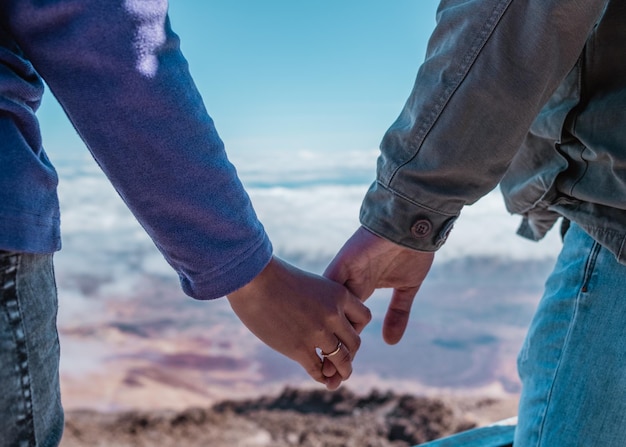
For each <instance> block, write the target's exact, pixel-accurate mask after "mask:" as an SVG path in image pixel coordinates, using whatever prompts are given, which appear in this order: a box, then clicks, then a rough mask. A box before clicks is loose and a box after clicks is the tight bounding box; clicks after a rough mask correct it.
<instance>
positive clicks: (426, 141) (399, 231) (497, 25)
mask: <svg viewBox="0 0 626 447" xmlns="http://www.w3.org/2000/svg"><path fill="white" fill-rule="evenodd" d="M624 23H626V4H625V3H624V2H622V1H618V0H608V1H607V0H542V1H532V0H472V1H467V0H444V1H442V2H441V4H440V6H439V10H438V14H437V27H436V29H435V31H434V33H433V35H432V37H431V40H430V42H429V47H428V52H427V56H426V60H425V62H424V63H423V65H422V66H421V68H420V70H419V73H418V75H417V80H416V82H415V86H414V89H413V92H412V93H411V96H410V97H409V99H408V101H407V103H406V105H405V107H404V109H403V110H402V113H401V114H400V116H399V118H398V119H397V120H396V122H395V123H394V124H393V125H392V126H391V128H390V129H389V130H388V132H387V133H386V135H385V136H384V138H383V141H382V143H381V152H382V154H381V156H380V158H379V163H378V178H377V181H376V182H375V183H374V184H373V185H372V187H371V188H370V190H369V191H368V193H367V195H366V197H365V200H364V203H363V206H362V209H361V222H362V224H363V225H364V226H365V227H366V228H368V229H370V230H371V231H373V232H374V233H376V234H379V235H381V236H383V237H385V238H387V239H389V240H392V241H394V242H396V243H398V244H401V245H404V246H408V247H412V248H414V249H418V250H423V251H434V250H436V249H438V248H439V247H440V246H441V245H442V244H443V243H444V241H445V239H446V237H447V235H448V232H449V230H450V229H451V227H452V224H453V222H454V221H455V219H456V218H457V217H458V216H459V214H460V212H461V209H462V208H463V206H465V205H469V204H472V203H474V202H475V201H477V200H478V199H479V198H480V197H482V196H483V195H485V194H487V193H488V192H489V191H490V190H492V189H493V188H494V187H495V186H496V185H497V184H498V183H499V182H500V187H501V190H502V192H503V193H504V196H505V202H506V205H507V208H508V210H509V211H510V212H512V213H517V214H520V215H522V216H523V217H524V219H523V223H522V226H521V227H520V231H519V232H520V234H522V235H523V236H526V237H529V238H531V239H535V240H538V239H540V238H542V237H543V236H544V235H545V234H546V232H547V231H548V230H549V229H550V228H551V227H552V226H553V225H554V223H555V221H556V220H557V219H558V218H559V217H560V216H565V217H566V218H568V219H570V220H572V221H574V222H576V223H578V224H579V225H580V226H582V227H583V228H584V229H585V230H586V231H587V232H588V233H589V234H590V235H591V236H593V237H594V238H595V239H596V240H597V241H599V242H600V243H602V244H603V245H604V246H606V247H607V248H608V249H610V250H611V251H612V252H613V253H614V254H615V255H616V257H617V258H618V260H619V261H620V262H622V263H626V254H625V253H623V248H622V247H623V245H624V239H625V236H626V43H625V42H626V26H624Z"/></svg>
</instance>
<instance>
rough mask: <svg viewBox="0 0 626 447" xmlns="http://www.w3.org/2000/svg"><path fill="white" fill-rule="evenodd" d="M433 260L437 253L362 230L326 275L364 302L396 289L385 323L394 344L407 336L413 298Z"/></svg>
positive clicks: (385, 332)
mask: <svg viewBox="0 0 626 447" xmlns="http://www.w3.org/2000/svg"><path fill="white" fill-rule="evenodd" d="M433 258H434V253H429V252H420V251H416V250H413V249H410V248H406V247H403V246H401V245H398V244H395V243H393V242H390V241H388V240H387V239H383V238H381V237H379V236H376V235H375V234H374V233H372V232H370V231H369V230H367V229H366V228H365V227H360V228H359V229H358V230H356V232H355V233H354V234H353V235H352V237H351V238H350V239H348V241H347V242H346V243H345V244H344V246H343V247H342V248H341V250H339V253H337V256H335V259H333V260H332V262H331V263H330V265H329V266H328V268H327V269H326V271H325V272H324V276H326V277H327V278H329V279H332V280H333V281H336V282H338V283H339V284H343V285H345V286H346V287H347V288H348V290H350V291H351V292H352V293H353V294H355V295H356V296H358V297H359V298H360V299H361V300H362V301H365V300H366V299H368V298H369V297H370V296H371V295H372V293H374V290H375V289H379V288H392V289H393V293H392V296H391V301H390V303H389V307H388V309H387V315H386V316H385V321H384V323H383V338H384V340H385V341H386V342H387V343H389V344H391V345H392V344H396V343H398V342H399V341H400V339H401V338H402V336H403V335H404V331H405V329H406V326H407V323H408V322H409V315H410V312H411V305H412V304H413V299H414V298H415V295H416V294H417V291H418V290H419V288H420V286H421V285H422V282H423V281H424V278H425V277H426V275H427V274H428V271H429V270H430V266H431V265H432V263H433Z"/></svg>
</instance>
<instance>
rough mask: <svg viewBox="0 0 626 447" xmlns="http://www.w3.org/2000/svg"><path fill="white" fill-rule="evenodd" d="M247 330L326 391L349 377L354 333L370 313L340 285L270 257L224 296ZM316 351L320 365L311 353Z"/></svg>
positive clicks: (355, 339)
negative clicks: (251, 278)
mask: <svg viewBox="0 0 626 447" xmlns="http://www.w3.org/2000/svg"><path fill="white" fill-rule="evenodd" d="M228 300H229V302H230V305H231V307H232V308H233V310H234V311H235V313H236V314H237V316H238V317H239V319H240V320H241V321H242V322H243V323H244V325H246V327H247V328H248V329H249V330H250V331H251V332H252V333H253V334H255V335H256V336H257V337H258V338H259V339H261V340H262V341H263V342H264V343H266V344H267V345H268V346H269V347H271V348H273V349H275V350H276V351H278V352H280V353H281V354H283V355H285V356H287V357H289V358H291V359H292V360H295V361H296V362H298V363H300V365H302V367H303V368H304V369H305V370H306V371H307V373H308V374H309V375H310V376H311V377H312V378H313V379H314V380H316V381H318V382H320V383H323V384H325V385H326V387H327V388H328V389H330V390H334V389H336V388H338V387H339V385H340V384H341V382H342V381H344V380H346V379H348V377H350V374H351V373H352V360H353V358H354V356H355V354H356V352H357V351H358V349H359V346H360V343H361V339H360V337H359V333H360V332H361V330H363V328H364V327H365V325H366V324H367V323H368V322H369V321H370V319H371V315H370V311H369V309H368V308H367V307H365V305H364V304H363V303H362V302H361V301H360V300H359V299H358V298H357V297H356V296H354V295H353V294H351V293H350V292H349V291H348V290H347V289H346V288H345V287H343V286H342V285H340V284H337V283H335V282H333V281H330V280H328V279H325V278H323V277H321V276H317V275H314V274H311V273H307V272H304V271H302V270H300V269H298V268H296V267H294V266H292V265H290V264H288V263H286V262H283V261H281V260H280V259H278V258H276V257H274V258H272V260H271V261H270V263H269V264H268V265H267V267H266V268H265V269H264V270H263V271H262V272H261V273H260V274H259V275H258V276H257V277H256V278H254V279H253V280H252V281H251V282H250V283H248V284H247V285H245V286H244V287H242V288H241V289H239V290H237V291H236V292H233V293H231V294H229V295H228ZM316 349H317V350H319V351H321V353H322V357H323V360H324V365H328V364H329V363H332V365H333V368H330V369H329V368H327V367H324V370H325V371H328V372H326V373H323V372H322V360H321V359H320V357H319V356H318V354H317V353H316Z"/></svg>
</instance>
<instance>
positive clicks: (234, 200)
mask: <svg viewBox="0 0 626 447" xmlns="http://www.w3.org/2000/svg"><path fill="white" fill-rule="evenodd" d="M0 21H1V22H0V249H5V250H17V251H25V252H33V253H50V252H53V251H55V250H59V249H60V247H61V243H60V228H59V206H58V200H57V194H56V185H57V176H56V173H55V171H54V168H53V167H52V166H51V165H50V163H49V161H48V159H47V157H46V155H45V153H44V150H43V148H42V141H41V136H40V133H39V126H38V123H37V119H36V116H35V112H36V110H37V107H38V106H39V103H40V100H41V96H42V93H43V82H42V78H43V80H44V81H45V82H46V84H47V85H48V86H49V88H50V90H51V91H52V93H53V94H54V95H55V97H56V98H57V99H58V101H59V103H60V104H61V105H62V107H63V108H64V110H65V112H66V113H67V116H68V117H69V119H70V120H71V122H72V123H73V125H74V127H75V128H76V130H77V131H78V133H79V134H80V136H81V137H82V139H83V141H84V142H85V143H86V145H87V147H88V148H89V150H90V151H91V153H92V155H93V156H94V158H95V160H96V161H97V163H98V164H99V165H100V167H101V168H102V170H103V171H104V173H105V174H106V175H107V177H108V178H109V180H110V181H111V183H112V184H113V185H114V187H115V188H116V190H117V191H118V193H119V194H120V196H121V197H122V199H123V200H124V202H125V203H126V204H127V205H128V207H129V208H130V210H131V211H132V212H133V213H134V215H135V217H136V218H137V220H138V221H139V222H140V223H141V225H142V226H143V228H144V229H145V230H146V232H147V233H148V234H149V235H150V237H151V238H152V239H153V241H154V243H155V244H156V246H157V247H158V248H159V250H160V251H161V252H162V253H163V255H164V256H165V258H166V259H167V261H168V262H169V263H170V265H171V266H172V267H173V268H174V269H175V270H176V272H177V273H178V274H179V276H180V279H181V284H182V287H183V290H184V291H185V292H186V293H187V294H189V295H190V296H192V297H194V298H198V299H212V298H217V297H220V296H223V295H225V294H227V293H229V292H231V291H233V290H236V289H237V288H239V287H241V286H243V285H245V284H246V283H248V282H249V281H250V280H251V279H252V278H254V277H255V276H256V275H257V274H258V273H259V272H260V271H261V270H262V269H263V268H264V267H265V265H266V264H267V262H268V261H269V259H270V257H271V252H272V248H271V244H270V242H269V240H268V238H267V235H266V233H265V231H264V229H263V226H262V225H261V223H260V222H259V221H258V219H257V217H256V215H255V213H254V210H253V208H252V205H251V203H250V200H249V198H248V196H247V194H246V193H245V191H244V189H243V187H242V185H241V183H240V182H239V179H238V178H237V174H236V171H235V168H234V167H233V166H232V165H231V164H230V162H229V161H228V159H227V157H226V153H225V151H224V146H223V143H222V141H221V140H220V138H219V136H218V134H217V132H216V130H215V127H214V125H213V121H212V120H211V118H210V117H209V115H208V113H207V111H206V109H205V107H204V105H203V102H202V98H201V97H200V95H199V93H198V91H197V89H196V87H195V85H194V82H193V80H192V78H191V76H190V74H189V71H188V68H187V62H186V60H185V59H184V57H183V55H182V53H181V51H180V48H179V40H178V37H177V36H176V35H175V34H174V33H173V32H172V30H171V28H170V25H169V20H168V17H167V2H166V1H163V0H154V1H148V0H106V1H102V0H60V1H59V0H55V1H52V0H3V1H2V3H0ZM207 57H210V55H209V56H207Z"/></svg>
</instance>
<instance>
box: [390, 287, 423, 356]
mask: <svg viewBox="0 0 626 447" xmlns="http://www.w3.org/2000/svg"><path fill="white" fill-rule="evenodd" d="M418 289H419V287H407V288H403V289H394V291H393V295H392V296H391V301H390V302H389V307H388V308H387V314H386V315H385V321H384V322H383V339H384V340H385V342H386V343H387V344H390V345H395V344H396V343H398V342H399V341H400V340H401V339H402V336H403V335H404V331H405V330H406V327H407V325H408V323H409V316H410V315H411V306H412V305H413V299H414V298H415V295H416V294H417V291H418Z"/></svg>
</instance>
